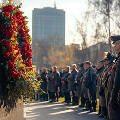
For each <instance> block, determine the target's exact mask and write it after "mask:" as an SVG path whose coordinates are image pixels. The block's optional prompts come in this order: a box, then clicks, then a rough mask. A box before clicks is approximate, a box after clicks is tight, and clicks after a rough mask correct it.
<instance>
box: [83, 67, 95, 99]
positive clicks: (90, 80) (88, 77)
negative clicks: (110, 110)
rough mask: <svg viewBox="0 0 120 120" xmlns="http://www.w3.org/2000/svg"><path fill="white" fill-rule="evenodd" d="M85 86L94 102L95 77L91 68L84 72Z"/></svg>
mask: <svg viewBox="0 0 120 120" xmlns="http://www.w3.org/2000/svg"><path fill="white" fill-rule="evenodd" d="M84 79H85V86H86V88H88V90H89V94H90V97H91V99H92V100H96V83H97V75H96V72H95V71H94V69H93V68H92V67H90V68H89V69H88V70H86V72H85V78H84Z"/></svg>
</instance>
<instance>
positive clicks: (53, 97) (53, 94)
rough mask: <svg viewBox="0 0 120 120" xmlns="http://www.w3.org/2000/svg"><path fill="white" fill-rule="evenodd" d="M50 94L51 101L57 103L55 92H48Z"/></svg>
mask: <svg viewBox="0 0 120 120" xmlns="http://www.w3.org/2000/svg"><path fill="white" fill-rule="evenodd" d="M48 94H49V100H51V101H55V92H50V91H48Z"/></svg>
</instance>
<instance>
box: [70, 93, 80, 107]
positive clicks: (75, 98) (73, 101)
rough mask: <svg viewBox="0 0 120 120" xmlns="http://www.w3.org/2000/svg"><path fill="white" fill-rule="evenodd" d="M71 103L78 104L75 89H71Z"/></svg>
mask: <svg viewBox="0 0 120 120" xmlns="http://www.w3.org/2000/svg"><path fill="white" fill-rule="evenodd" d="M72 95H73V96H72V104H75V105H78V104H79V99H78V97H77V96H75V91H72Z"/></svg>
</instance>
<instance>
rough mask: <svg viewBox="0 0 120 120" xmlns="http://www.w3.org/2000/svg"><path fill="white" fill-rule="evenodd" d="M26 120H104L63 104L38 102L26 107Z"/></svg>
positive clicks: (94, 114)
mask: <svg viewBox="0 0 120 120" xmlns="http://www.w3.org/2000/svg"><path fill="white" fill-rule="evenodd" d="M24 111H25V112H24V113H25V119H26V120H103V119H100V118H98V116H97V115H96V113H90V112H86V111H84V110H83V109H80V108H78V107H77V106H70V105H69V106H68V105H65V104H63V103H48V102H36V103H31V104H27V105H25V108H24Z"/></svg>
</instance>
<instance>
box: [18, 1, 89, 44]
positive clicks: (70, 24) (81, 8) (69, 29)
mask: <svg viewBox="0 0 120 120" xmlns="http://www.w3.org/2000/svg"><path fill="white" fill-rule="evenodd" d="M16 1H22V8H21V10H22V11H23V12H24V14H25V15H26V16H27V17H28V21H29V23H28V26H29V29H30V34H31V35H32V10H33V9H34V8H43V7H54V3H56V6H57V8H58V9H63V10H64V11H65V12H66V26H65V27H66V32H65V35H66V37H65V39H66V44H70V43H73V42H74V43H79V41H78V40H77V39H76V19H78V20H79V19H82V18H81V16H82V14H84V12H85V11H86V10H87V8H88V6H87V0H16Z"/></svg>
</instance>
